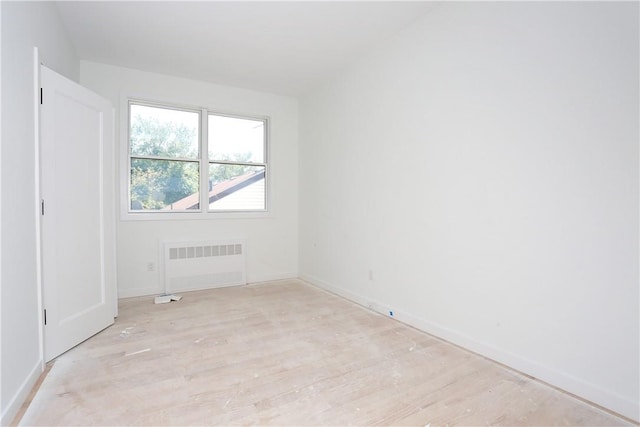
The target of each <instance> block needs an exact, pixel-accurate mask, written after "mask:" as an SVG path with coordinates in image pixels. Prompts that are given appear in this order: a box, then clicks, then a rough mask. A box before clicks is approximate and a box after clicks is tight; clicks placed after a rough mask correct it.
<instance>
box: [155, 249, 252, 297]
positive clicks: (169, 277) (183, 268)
mask: <svg viewBox="0 0 640 427" xmlns="http://www.w3.org/2000/svg"><path fill="white" fill-rule="evenodd" d="M163 247H164V256H163V258H162V260H163V263H164V286H165V292H167V293H173V292H180V291H195V290H200V289H210V288H220V287H224V286H235V285H244V284H246V283H247V279H246V271H245V249H246V243H245V242H244V240H238V239H234V240H229V241H227V240H225V241H196V242H164V243H163Z"/></svg>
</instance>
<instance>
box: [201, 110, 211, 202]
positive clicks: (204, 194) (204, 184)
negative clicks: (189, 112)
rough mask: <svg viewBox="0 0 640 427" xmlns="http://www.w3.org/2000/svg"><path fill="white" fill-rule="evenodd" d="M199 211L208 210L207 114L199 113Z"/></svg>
mask: <svg viewBox="0 0 640 427" xmlns="http://www.w3.org/2000/svg"><path fill="white" fill-rule="evenodd" d="M200 210H201V211H202V212H205V213H206V212H207V211H208V210H209V114H208V113H207V110H206V109H202V110H201V111H200Z"/></svg>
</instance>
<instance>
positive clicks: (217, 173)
mask: <svg viewBox="0 0 640 427" xmlns="http://www.w3.org/2000/svg"><path fill="white" fill-rule="evenodd" d="M264 175H265V168H264V167H263V166H240V165H218V164H210V165H209V210H213V211H216V210H236V211H237V210H264V209H266V205H265V185H264V182H265V180H264Z"/></svg>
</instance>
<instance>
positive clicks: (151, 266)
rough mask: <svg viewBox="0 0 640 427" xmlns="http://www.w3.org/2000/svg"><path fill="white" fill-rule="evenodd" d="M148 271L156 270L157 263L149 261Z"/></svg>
mask: <svg viewBox="0 0 640 427" xmlns="http://www.w3.org/2000/svg"><path fill="white" fill-rule="evenodd" d="M147 271H156V263H155V262H148V263H147Z"/></svg>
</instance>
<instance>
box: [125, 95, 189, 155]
mask: <svg viewBox="0 0 640 427" xmlns="http://www.w3.org/2000/svg"><path fill="white" fill-rule="evenodd" d="M130 114H131V117H130V126H131V127H130V129H129V138H130V143H131V144H130V146H131V154H132V155H137V156H159V157H182V158H190V159H197V158H198V153H199V149H198V146H199V144H198V136H199V135H198V128H199V121H200V114H198V113H196V112H192V111H178V110H171V109H167V108H158V107H148V106H146V105H135V104H132V105H131V107H130Z"/></svg>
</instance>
